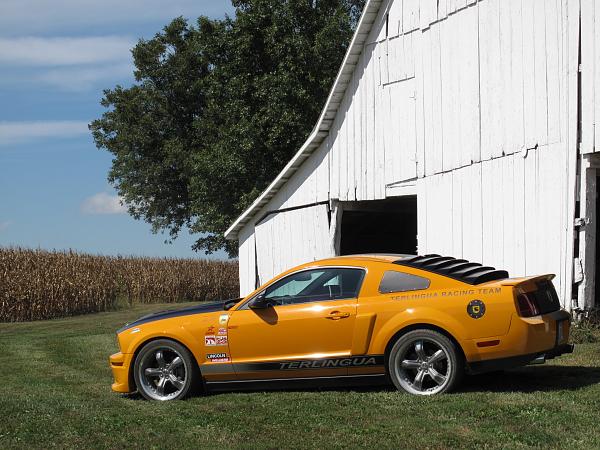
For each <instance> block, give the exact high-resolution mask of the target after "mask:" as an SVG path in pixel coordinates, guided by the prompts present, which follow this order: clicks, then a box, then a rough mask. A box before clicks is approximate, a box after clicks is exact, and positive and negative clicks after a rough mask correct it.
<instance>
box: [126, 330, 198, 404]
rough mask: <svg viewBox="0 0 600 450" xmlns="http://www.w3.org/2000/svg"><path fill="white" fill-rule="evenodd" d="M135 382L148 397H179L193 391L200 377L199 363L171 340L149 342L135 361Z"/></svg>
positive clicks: (167, 398) (163, 399)
mask: <svg viewBox="0 0 600 450" xmlns="http://www.w3.org/2000/svg"><path fill="white" fill-rule="evenodd" d="M133 370H134V378H135V384H136V386H137V388H138V391H139V392H140V394H142V395H143V396H144V397H145V398H146V399H148V400H160V401H165V400H177V399H182V398H185V397H187V396H188V395H189V394H191V393H192V392H193V391H194V390H195V388H196V386H197V384H198V382H199V380H200V374H199V370H198V366H197V364H196V361H195V359H194V357H193V356H192V354H191V353H190V352H189V350H188V349H187V348H185V347H184V346H183V345H181V344H179V343H177V342H175V341H171V340H168V339H158V340H156V341H151V342H149V343H148V344H146V345H145V346H144V347H143V348H142V350H141V351H140V352H139V354H138V355H137V357H136V359H135V363H134V369H133Z"/></svg>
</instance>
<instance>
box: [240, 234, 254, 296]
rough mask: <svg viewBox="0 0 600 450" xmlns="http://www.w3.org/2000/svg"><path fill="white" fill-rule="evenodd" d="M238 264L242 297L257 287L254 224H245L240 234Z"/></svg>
mask: <svg viewBox="0 0 600 450" xmlns="http://www.w3.org/2000/svg"><path fill="white" fill-rule="evenodd" d="M238 264H239V273H240V297H244V296H246V295H247V294H249V293H250V292H252V291H253V290H254V289H255V283H256V241H255V240H254V226H245V227H244V228H242V230H241V231H240V234H239V253H238Z"/></svg>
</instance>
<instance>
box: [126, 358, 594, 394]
mask: <svg viewBox="0 0 600 450" xmlns="http://www.w3.org/2000/svg"><path fill="white" fill-rule="evenodd" d="M599 383H600V367H583V366H582V367H578V366H526V367H521V368H517V369H510V370H506V371H499V372H490V373H484V374H479V375H467V376H465V377H464V379H463V382H462V383H461V385H460V386H459V388H458V389H457V390H456V391H454V392H453V393H451V394H449V395H455V394H460V393H468V392H514V393H518V392H522V393H529V392H540V391H541V392H551V391H564V390H577V389H582V388H585V387H587V386H591V385H594V384H599ZM395 390H396V389H395V388H394V386H393V385H392V384H391V383H387V382H386V383H381V382H380V383H376V384H373V385H358V384H357V385H349V386H331V385H329V386H318V385H317V386H315V385H314V384H313V385H310V386H306V387H304V386H302V385H299V386H293V387H289V386H288V387H285V386H279V385H277V384H273V385H272V386H271V387H270V388H269V389H264V388H247V389H244V388H242V389H240V388H237V389H232V390H231V391H226V390H224V391H215V392H209V393H208V395H210V396H213V395H222V394H227V393H234V392H237V393H244V392H323V391H330V392H365V393H368V392H385V391H395ZM121 396H122V397H123V398H127V399H130V400H143V399H144V398H143V397H142V396H141V395H140V394H139V393H137V392H134V393H131V394H122V395H121ZM198 396H200V397H201V396H202V394H195V395H193V396H192V398H194V397H198Z"/></svg>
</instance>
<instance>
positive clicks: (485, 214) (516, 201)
mask: <svg viewBox="0 0 600 450" xmlns="http://www.w3.org/2000/svg"><path fill="white" fill-rule="evenodd" d="M524 156H525V157H524ZM565 166H566V161H565V153H564V152H563V151H562V148H561V146H559V145H552V146H545V147H541V148H538V149H535V150H531V151H529V152H527V154H526V155H524V154H514V155H510V156H506V157H504V158H498V159H493V160H488V161H483V162H482V163H479V164H473V165H470V166H466V167H463V168H461V169H457V170H454V171H451V172H446V173H442V174H437V175H433V176H430V177H425V178H422V179H420V180H419V182H418V201H419V209H418V213H419V244H418V245H419V253H421V254H426V253H440V254H447V255H452V256H455V257H458V258H460V257H462V258H465V259H468V260H472V261H482V262H484V263H485V264H490V265H493V266H496V267H501V268H503V269H506V270H508V271H509V273H510V274H511V275H512V276H524V275H535V274H541V273H554V274H556V275H557V279H556V283H557V286H558V287H559V288H561V290H564V288H565V287H566V286H565V283H564V280H563V278H564V270H563V269H564V268H563V265H564V262H565V261H568V259H567V255H566V254H565V252H566V247H565V245H564V242H565V239H566V235H565V233H566V231H565V230H566V225H567V223H566V221H567V218H566V217H567V216H566V215H565V214H564V212H563V211H565V210H566V205H564V204H561V199H565V198H566V196H565V195H563V189H564V186H565V183H566V178H567V172H566V171H565V170H564V168H565ZM563 295H564V294H563ZM563 298H564V297H563Z"/></svg>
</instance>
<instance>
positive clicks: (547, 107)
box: [240, 0, 600, 303]
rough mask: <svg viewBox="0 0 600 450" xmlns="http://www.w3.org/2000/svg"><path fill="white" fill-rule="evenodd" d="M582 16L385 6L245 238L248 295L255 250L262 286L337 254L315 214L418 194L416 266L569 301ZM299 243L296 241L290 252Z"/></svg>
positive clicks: (590, 27)
mask: <svg viewBox="0 0 600 450" xmlns="http://www.w3.org/2000/svg"><path fill="white" fill-rule="evenodd" d="M581 1H582V3H581V8H582V39H586V38H585V36H588V37H587V39H591V40H593V41H594V45H591V46H588V47H593V48H594V50H593V51H588V53H590V54H589V55H587V56H586V54H585V52H584V53H583V54H582V58H586V59H585V61H590V63H589V64H588V65H587V66H586V65H585V64H584V67H583V73H582V80H583V81H582V88H584V87H585V86H587V91H586V90H583V91H582V96H584V97H585V96H586V95H587V96H588V97H586V98H590V99H593V100H594V101H589V102H587V104H586V102H585V101H584V102H583V104H584V105H586V108H587V112H586V111H583V112H582V114H583V118H584V119H585V120H587V122H585V121H584V122H585V123H583V124H582V126H583V127H584V130H582V135H583V136H584V140H585V139H587V140H588V141H587V142H588V144H585V142H584V144H585V145H584V146H583V147H582V148H583V149H588V150H587V151H593V150H594V149H595V146H594V145H593V142H595V139H596V138H595V134H594V133H598V132H599V131H597V128H600V127H597V128H594V123H595V117H596V109H597V108H599V107H598V106H597V105H598V104H600V103H599V102H596V101H595V96H596V95H597V94H596V93H595V88H593V86H594V85H595V84H596V83H595V82H596V81H599V82H600V62H598V61H600V60H599V57H598V55H599V53H600V44H597V43H598V42H600V39H598V37H599V35H600V25H598V26H597V27H596V26H595V17H599V14H600V7H598V6H596V5H595V2H594V1H593V0H581ZM578 8H579V3H578V2H577V1H574V0H480V1H476V0H444V1H435V0H421V1H419V0H395V1H388V2H382V5H381V7H380V8H379V11H378V13H377V16H376V17H375V19H374V22H373V26H372V28H371V30H370V33H369V35H368V37H367V38H366V40H365V44H364V46H363V49H362V53H360V54H357V55H356V66H355V68H354V71H353V72H352V73H351V74H348V79H349V81H348V84H347V87H346V88H345V93H344V94H343V96H340V98H339V106H338V108H337V112H336V114H335V116H333V117H331V119H332V120H331V126H330V128H329V133H328V135H327V136H326V137H325V138H324V140H323V141H322V142H321V143H320V145H319V146H318V148H316V149H315V150H314V152H313V153H312V154H311V155H310V156H309V157H308V158H307V159H306V160H305V161H304V163H302V165H300V166H299V168H298V169H296V171H295V172H294V173H293V174H292V175H291V176H289V179H286V182H285V184H283V185H282V186H281V188H279V189H278V190H277V191H276V193H275V194H274V196H272V197H271V198H270V200H269V201H268V202H267V203H266V204H264V206H262V207H261V209H260V210H259V211H258V212H256V213H254V215H253V216H252V220H251V221H250V222H248V223H247V224H246V225H245V227H244V228H243V229H242V232H241V233H240V242H241V245H240V265H242V264H246V263H242V249H243V253H244V256H243V258H244V261H247V264H252V265H253V266H252V268H251V269H250V268H246V269H240V277H241V280H242V272H243V277H245V278H244V280H246V281H244V282H243V286H245V288H241V289H242V291H243V293H248V292H249V291H248V289H250V286H251V285H252V287H254V275H253V273H254V271H255V270H256V267H255V265H254V264H255V261H253V259H252V257H253V255H254V253H253V251H254V250H253V249H252V248H253V245H254V243H255V245H256V248H257V249H258V252H257V255H256V257H255V260H256V261H257V262H258V272H259V274H260V281H262V282H264V281H266V280H267V279H268V278H269V277H270V276H272V275H275V274H276V273H278V271H280V270H283V269H286V268H288V267H290V266H292V265H294V264H296V263H298V262H303V261H306V260H310V259H314V258H318V257H322V256H330V255H331V254H333V249H332V246H331V242H332V240H333V238H332V236H331V235H330V232H329V231H328V229H329V222H328V217H327V214H326V213H327V206H326V205H315V204H316V203H320V202H327V201H330V202H335V201H336V200H340V201H355V200H356V201H362V200H375V199H382V198H385V197H386V196H389V195H390V193H392V192H395V190H399V189H398V187H402V186H408V185H410V184H411V183H416V187H417V193H418V212H419V213H418V248H419V252H420V253H425V252H435V253H444V254H450V255H452V256H456V257H464V258H467V259H472V260H475V261H480V262H483V263H485V264H490V265H495V266H497V267H500V268H506V269H507V270H509V272H510V273H511V275H515V276H519V275H526V274H533V273H541V272H551V273H556V274H557V278H558V280H557V281H558V286H559V289H560V292H561V298H563V299H569V298H570V295H571V292H570V290H571V271H572V266H571V261H572V236H573V225H572V222H573V221H572V219H573V215H574V199H575V193H574V186H575V165H576V161H575V159H574V158H575V155H576V150H575V148H576V135H577V53H578V33H579V24H578V21H577V18H578V16H579V9H578ZM586 8H587V9H586ZM585 11H587V13H584V12H585ZM584 16H586V17H585V19H584ZM386 23H387V26H386ZM386 29H387V36H386ZM586 30H587V34H585V33H586ZM586 67H587V70H588V72H585V70H586ZM596 67H598V69H596ZM585 76H587V77H588V82H587V83H588V84H587V85H586V84H585ZM586 92H587V94H586ZM585 114H587V116H586V115H585ZM586 118H587V119H586ZM585 124H587V135H586V134H585V133H586V132H585V130H586V128H585V126H586V125H585ZM589 142H592V144H591V147H590V145H589ZM586 145H587V147H586ZM590 149H591V150H590ZM284 179H285V178H284ZM414 180H416V181H414ZM403 189H405V188H403ZM396 195H397V194H396ZM300 207H304V208H301V209H294V210H292V211H287V212H281V213H278V214H275V215H273V214H271V215H270V216H268V218H267V219H266V220H264V221H261V222H259V224H258V225H256V227H255V225H254V224H255V223H256V222H257V221H259V220H261V218H263V217H265V215H266V214H269V213H270V212H273V211H277V210H281V209H286V208H300ZM297 227H300V228H297ZM307 230H308V231H309V235H310V236H309V235H307V236H305V235H304V234H301V233H306V232H307ZM252 235H253V236H254V238H253V237H251V236H252ZM242 236H244V239H241V238H242ZM299 236H303V238H306V239H307V240H306V242H305V244H304V245H301V244H292V241H294V242H298V237H299ZM244 289H246V291H244ZM565 302H566V300H565ZM566 303H568V302H566Z"/></svg>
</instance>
